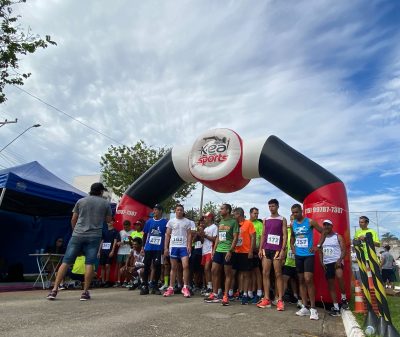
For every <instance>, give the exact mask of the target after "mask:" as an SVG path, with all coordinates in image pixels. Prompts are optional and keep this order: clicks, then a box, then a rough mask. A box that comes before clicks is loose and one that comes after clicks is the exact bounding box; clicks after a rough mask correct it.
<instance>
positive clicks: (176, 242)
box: [171, 236, 183, 247]
mask: <svg viewBox="0 0 400 337" xmlns="http://www.w3.org/2000/svg"><path fill="white" fill-rule="evenodd" d="M182 245H183V236H172V237H171V246H172V247H180V246H182Z"/></svg>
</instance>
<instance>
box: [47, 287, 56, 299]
mask: <svg viewBox="0 0 400 337" xmlns="http://www.w3.org/2000/svg"><path fill="white" fill-rule="evenodd" d="M56 297H57V290H52V291H50V292H49V294H48V295H47V297H46V298H47V299H48V300H50V301H54V300H55V299H56Z"/></svg>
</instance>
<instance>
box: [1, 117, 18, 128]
mask: <svg viewBox="0 0 400 337" xmlns="http://www.w3.org/2000/svg"><path fill="white" fill-rule="evenodd" d="M17 122H18V119H17V118H15V121H8V120H7V119H5V120H4V121H3V122H1V121H0V128H1V127H2V126H4V125H6V124H11V123H17Z"/></svg>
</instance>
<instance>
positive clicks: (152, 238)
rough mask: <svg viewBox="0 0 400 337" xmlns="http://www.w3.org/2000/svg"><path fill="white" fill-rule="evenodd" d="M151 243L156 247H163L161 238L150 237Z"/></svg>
mask: <svg viewBox="0 0 400 337" xmlns="http://www.w3.org/2000/svg"><path fill="white" fill-rule="evenodd" d="M149 243H150V244H151V245H156V246H159V245H161V236H150V238H149Z"/></svg>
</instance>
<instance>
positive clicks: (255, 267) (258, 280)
mask: <svg viewBox="0 0 400 337" xmlns="http://www.w3.org/2000/svg"><path fill="white" fill-rule="evenodd" d="M258 215H259V210H258V208H256V207H252V208H250V221H251V222H252V223H253V226H254V229H255V230H256V245H255V247H254V254H253V260H252V271H251V272H250V275H251V287H250V289H251V290H250V291H249V298H250V299H251V298H253V299H252V303H253V304H256V303H258V302H259V301H260V299H261V298H262V287H263V285H262V275H261V268H262V265H261V259H260V257H259V256H258V251H259V250H260V242H261V235H262V230H263V222H262V220H260V219H258ZM252 290H257V293H256V295H254V296H253V291H252Z"/></svg>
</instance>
